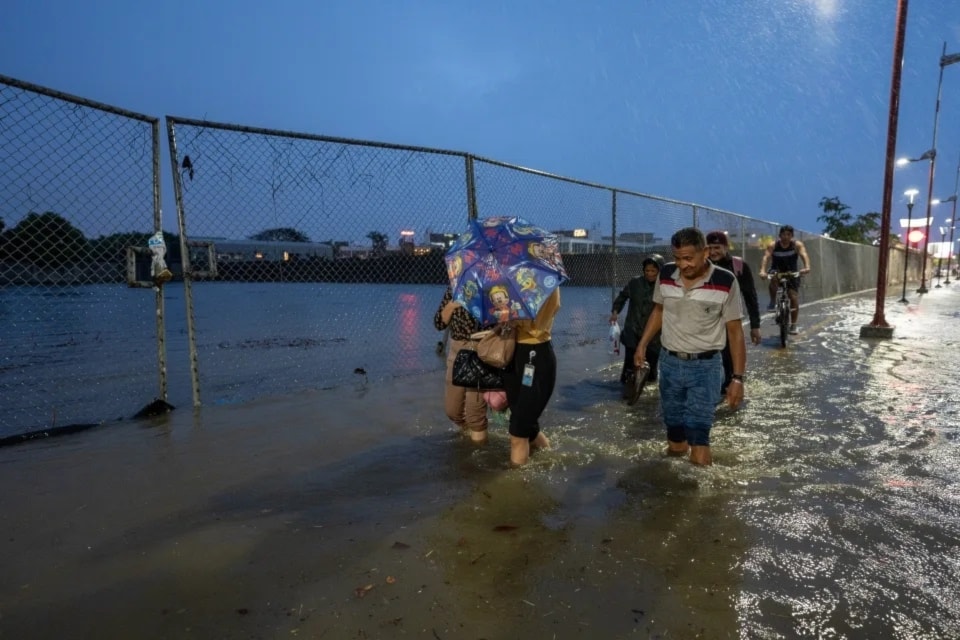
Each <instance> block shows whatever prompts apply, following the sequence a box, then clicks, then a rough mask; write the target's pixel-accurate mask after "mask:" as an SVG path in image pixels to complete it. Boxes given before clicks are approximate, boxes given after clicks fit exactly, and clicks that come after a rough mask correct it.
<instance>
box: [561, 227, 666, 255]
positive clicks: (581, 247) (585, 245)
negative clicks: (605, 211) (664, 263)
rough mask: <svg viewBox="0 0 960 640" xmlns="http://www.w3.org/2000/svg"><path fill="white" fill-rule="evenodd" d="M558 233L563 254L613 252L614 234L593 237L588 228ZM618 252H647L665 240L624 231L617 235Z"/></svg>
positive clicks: (657, 248) (660, 245)
mask: <svg viewBox="0 0 960 640" xmlns="http://www.w3.org/2000/svg"><path fill="white" fill-rule="evenodd" d="M551 233H554V234H556V236H557V240H558V243H559V245H560V253H561V254H575V253H611V252H612V251H613V238H612V236H600V237H599V238H591V237H590V231H589V230H588V229H561V230H559V231H552V232H551ZM616 244H617V253H647V252H649V251H654V250H659V249H661V248H662V244H663V241H662V240H660V239H659V238H657V237H655V236H654V234H652V233H647V232H636V233H632V232H631V233H622V234H620V235H619V236H617V243H616Z"/></svg>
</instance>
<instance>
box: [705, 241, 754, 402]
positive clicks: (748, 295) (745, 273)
mask: <svg viewBox="0 0 960 640" xmlns="http://www.w3.org/2000/svg"><path fill="white" fill-rule="evenodd" d="M707 249H709V250H710V262H712V263H713V264H715V265H717V266H718V267H720V268H722V269H726V270H727V271H731V272H733V275H734V277H736V279H737V283H738V284H739V285H740V295H741V296H742V297H743V306H744V307H746V309H747V316H748V317H749V318H750V342H752V343H753V344H760V303H759V302H758V301H757V287H756V285H755V284H754V283H753V271H751V270H750V265H748V264H747V263H746V262H744V261H743V259H742V258H740V257H738V256H732V255H730V242H729V239H728V238H727V234H726V232H724V231H711V232H710V233H708V234H707ZM721 355H722V356H723V386H722V387H720V395H721V396H723V395H726V393H727V385H729V384H730V376H731V375H732V374H733V358H732V357H731V356H730V345H729V344H727V345H726V346H725V347H724V348H723V351H722V353H721Z"/></svg>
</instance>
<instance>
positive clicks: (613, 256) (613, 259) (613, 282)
mask: <svg viewBox="0 0 960 640" xmlns="http://www.w3.org/2000/svg"><path fill="white" fill-rule="evenodd" d="M610 193H611V194H612V196H613V197H612V199H611V203H610V228H611V230H612V231H611V233H612V234H613V235H611V237H610V295H611V299H613V297H615V296H616V295H617V282H618V280H617V190H616V189H611V190H610Z"/></svg>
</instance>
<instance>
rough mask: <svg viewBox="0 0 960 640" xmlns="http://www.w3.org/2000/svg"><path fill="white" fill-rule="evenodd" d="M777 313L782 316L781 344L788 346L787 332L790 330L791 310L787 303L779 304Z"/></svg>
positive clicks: (784, 346)
mask: <svg viewBox="0 0 960 640" xmlns="http://www.w3.org/2000/svg"><path fill="white" fill-rule="evenodd" d="M777 315H778V316H779V317H780V346H781V347H783V348H786V346H787V332H788V331H789V330H790V311H789V307H788V306H787V305H786V304H783V302H782V301H781V303H780V304H779V305H778V310H777Z"/></svg>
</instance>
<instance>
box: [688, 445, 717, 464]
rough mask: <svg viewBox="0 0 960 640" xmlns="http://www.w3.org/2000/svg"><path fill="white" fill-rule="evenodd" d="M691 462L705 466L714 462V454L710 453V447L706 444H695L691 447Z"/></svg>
mask: <svg viewBox="0 0 960 640" xmlns="http://www.w3.org/2000/svg"><path fill="white" fill-rule="evenodd" d="M690 462H692V463H693V464H698V465H701V466H704V467H708V466H710V465H711V464H713V456H712V455H711V454H710V447H709V446H706V445H694V446H693V447H691V449H690Z"/></svg>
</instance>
